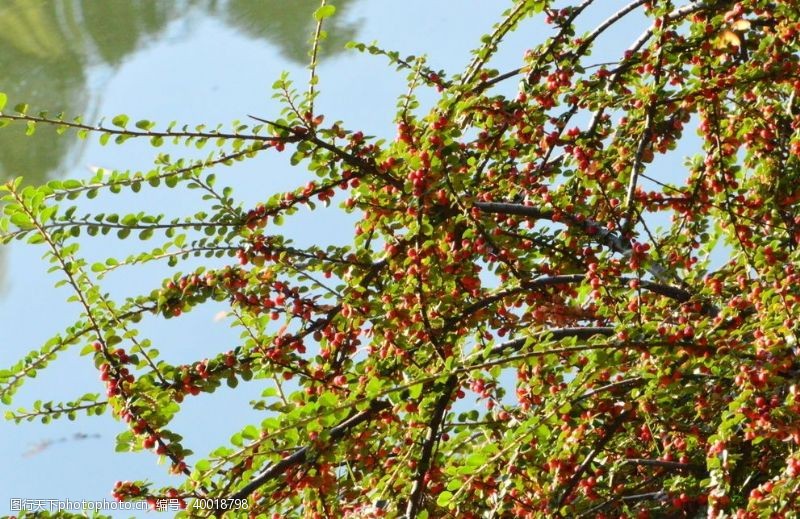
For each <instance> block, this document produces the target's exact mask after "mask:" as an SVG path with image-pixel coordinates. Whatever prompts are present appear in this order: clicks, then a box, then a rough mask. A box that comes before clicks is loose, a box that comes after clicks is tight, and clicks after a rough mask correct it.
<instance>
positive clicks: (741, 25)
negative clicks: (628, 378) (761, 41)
mask: <svg viewBox="0 0 800 519" xmlns="http://www.w3.org/2000/svg"><path fill="white" fill-rule="evenodd" d="M730 28H731V29H733V30H734V31H746V30H747V29H749V28H750V22H749V21H747V20H736V21H735V22H733V23H731V25H730Z"/></svg>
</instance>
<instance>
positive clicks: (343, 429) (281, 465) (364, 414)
mask: <svg viewBox="0 0 800 519" xmlns="http://www.w3.org/2000/svg"><path fill="white" fill-rule="evenodd" d="M389 408H391V404H390V403H389V402H388V401H385V400H376V401H372V402H370V403H369V406H368V407H367V409H365V410H363V411H360V412H357V413H354V414H353V415H352V416H350V417H349V418H348V419H346V420H344V421H343V422H341V423H340V424H339V425H337V426H335V427H332V428H331V429H330V430H329V431H328V445H329V448H332V447H335V446H336V443H337V442H339V441H340V440H342V439H344V438H345V437H346V436H347V435H348V434H350V433H351V432H352V430H353V429H355V428H356V427H358V426H359V425H361V424H362V423H365V422H368V421H370V420H372V419H374V418H375V417H376V416H377V415H378V414H380V413H381V412H383V411H385V410H387V409H389ZM312 452H315V449H313V448H312V447H310V446H306V447H300V448H299V449H297V450H295V451H294V452H293V453H292V454H290V455H289V456H287V457H285V458H284V459H282V460H281V461H279V462H277V463H275V464H273V465H270V466H269V467H267V469H266V470H264V471H263V472H262V473H261V474H259V475H258V476H257V477H256V478H255V479H253V480H252V481H250V482H249V483H248V484H247V485H245V486H244V487H242V488H240V489H239V490H237V491H236V492H234V493H233V494H231V496H230V498H229V499H245V498H247V497H249V496H250V495H251V494H252V493H253V492H255V491H256V490H258V489H259V488H261V487H262V486H264V485H266V484H267V483H269V482H270V481H272V480H273V479H275V478H277V477H280V476H281V475H283V474H284V472H286V470H287V469H289V468H291V467H294V466H296V465H300V464H303V463H306V462H307V461H308V460H309V456H310V455H311V453H312Z"/></svg>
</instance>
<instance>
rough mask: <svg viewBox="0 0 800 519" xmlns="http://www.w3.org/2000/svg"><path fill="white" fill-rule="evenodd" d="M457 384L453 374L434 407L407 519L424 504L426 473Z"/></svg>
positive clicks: (407, 510) (456, 378)
mask: <svg viewBox="0 0 800 519" xmlns="http://www.w3.org/2000/svg"><path fill="white" fill-rule="evenodd" d="M457 384H458V377H456V376H455V375H451V376H450V377H449V378H448V379H447V381H446V382H445V385H444V388H443V389H442V392H441V394H440V395H439V398H438V399H437V400H436V407H434V409H433V415H432V416H431V421H430V422H429V424H428V434H427V436H426V437H425V443H424V444H423V445H422V454H420V457H419V461H418V462H417V473H416V476H415V477H414V486H413V487H412V489H411V496H410V497H409V499H408V506H407V507H406V519H415V518H416V517H417V514H418V513H419V510H420V507H421V505H422V490H423V488H424V484H425V474H427V472H428V469H429V468H430V466H431V455H432V454H433V447H434V445H436V441H437V440H438V439H439V427H440V426H441V424H442V419H443V418H444V412H445V410H446V409H447V405H448V404H449V403H450V397H451V396H452V394H453V390H454V389H455V387H456V385H457Z"/></svg>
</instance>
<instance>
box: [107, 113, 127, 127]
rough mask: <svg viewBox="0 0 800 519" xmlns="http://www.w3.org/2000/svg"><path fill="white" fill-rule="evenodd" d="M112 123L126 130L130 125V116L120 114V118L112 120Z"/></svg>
mask: <svg viewBox="0 0 800 519" xmlns="http://www.w3.org/2000/svg"><path fill="white" fill-rule="evenodd" d="M111 122H112V123H113V124H114V126H119V127H120V128H125V126H126V125H127V124H128V116H127V115H125V114H119V115H118V116H116V117H114V118H113V119H111Z"/></svg>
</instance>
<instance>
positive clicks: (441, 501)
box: [436, 490, 453, 507]
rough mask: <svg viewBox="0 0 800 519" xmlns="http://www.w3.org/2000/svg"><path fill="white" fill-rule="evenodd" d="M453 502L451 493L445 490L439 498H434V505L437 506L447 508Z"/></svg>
mask: <svg viewBox="0 0 800 519" xmlns="http://www.w3.org/2000/svg"><path fill="white" fill-rule="evenodd" d="M452 500H453V493H452V492H448V491H447V490H445V491H444V492H442V493H441V494H439V497H437V498H436V504H437V505H439V506H443V507H444V506H447V505H448V504H449V503H450V501H452Z"/></svg>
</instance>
